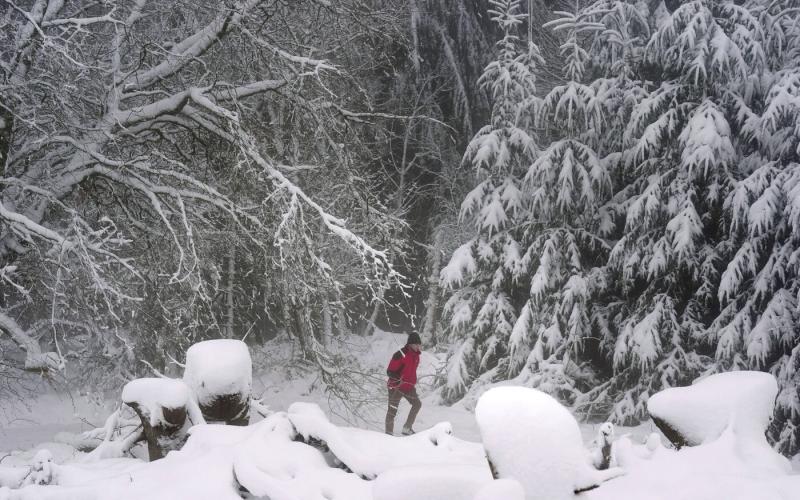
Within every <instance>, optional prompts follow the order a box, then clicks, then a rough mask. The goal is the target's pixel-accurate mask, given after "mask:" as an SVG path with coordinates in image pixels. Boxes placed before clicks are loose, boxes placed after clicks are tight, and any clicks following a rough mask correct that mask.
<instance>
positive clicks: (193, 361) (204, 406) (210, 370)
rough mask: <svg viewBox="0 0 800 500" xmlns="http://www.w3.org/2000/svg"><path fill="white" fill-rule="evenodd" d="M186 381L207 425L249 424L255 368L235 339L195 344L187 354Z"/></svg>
mask: <svg viewBox="0 0 800 500" xmlns="http://www.w3.org/2000/svg"><path fill="white" fill-rule="evenodd" d="M183 380H184V382H186V384H187V385H188V386H189V387H190V388H191V389H192V391H194V394H195V395H196V396H197V402H198V404H199V405H200V410H201V411H202V412H203V417H205V419H206V420H207V421H213V422H225V423H226V424H228V425H247V424H248V422H249V420H250V389H251V387H252V384H253V365H252V361H251V360H250V351H249V349H248V348H247V344H245V343H244V342H242V341H241V340H233V339H216V340H206V341H204V342H198V343H197V344H194V345H193V346H191V347H190V348H189V349H188V350H187V351H186V368H185V370H184V372H183Z"/></svg>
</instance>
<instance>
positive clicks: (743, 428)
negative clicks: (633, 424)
mask: <svg viewBox="0 0 800 500" xmlns="http://www.w3.org/2000/svg"><path fill="white" fill-rule="evenodd" d="M777 394H778V383H777V381H776V380H775V377H773V376H772V375H770V374H769V373H763V372H753V371H739V372H728V373H720V374H717V375H711V376H710V377H707V378H704V379H701V380H699V381H696V382H695V383H694V384H693V385H691V386H689V387H675V388H672V389H666V390H663V391H661V392H659V393H657V394H654V395H653V396H651V397H650V399H649V401H648V402H647V409H648V411H649V412H650V415H651V417H653V420H654V421H655V422H656V424H657V425H659V427H662V426H663V424H662V423H660V422H659V420H660V421H661V422H663V423H665V424H666V425H667V426H669V428H671V429H669V428H667V429H662V431H664V433H665V435H667V434H670V433H672V432H673V431H674V432H675V433H677V437H676V436H671V435H667V437H668V438H669V439H670V440H671V441H673V442H675V440H676V439H680V440H683V441H684V443H676V444H680V445H682V444H688V445H690V446H695V445H699V444H701V443H706V442H709V441H713V440H714V439H716V438H718V437H719V436H720V435H722V433H723V431H724V430H725V429H726V428H727V427H728V425H729V424H731V423H732V424H733V425H734V429H735V432H736V433H737V434H739V435H742V434H747V435H753V436H756V435H761V436H763V434H764V431H765V430H766V428H767V425H768V424H769V419H770V417H771V416H772V412H773V406H774V404H775V396H776V395H777Z"/></svg>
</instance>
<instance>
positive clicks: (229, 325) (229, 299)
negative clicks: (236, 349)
mask: <svg viewBox="0 0 800 500" xmlns="http://www.w3.org/2000/svg"><path fill="white" fill-rule="evenodd" d="M235 278H236V247H235V246H234V245H231V246H230V249H229V253H228V286H227V287H226V289H225V295H226V317H225V337H226V338H229V339H232V338H233V322H234V307H233V289H234V281H235Z"/></svg>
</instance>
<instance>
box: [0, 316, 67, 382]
mask: <svg viewBox="0 0 800 500" xmlns="http://www.w3.org/2000/svg"><path fill="white" fill-rule="evenodd" d="M0 330H3V331H5V332H6V333H7V334H8V335H9V336H10V337H11V340H13V341H14V343H16V344H17V345H18V346H19V347H20V348H21V349H22V350H24V351H25V369H26V370H49V369H54V368H59V367H60V366H61V364H62V361H61V358H60V357H59V356H58V355H57V354H56V353H54V352H42V348H41V347H40V346H39V342H38V341H37V340H36V339H34V338H33V337H31V336H30V335H29V334H28V332H27V331H25V330H24V329H23V328H22V327H21V326H19V324H17V322H16V321H15V320H14V319H13V318H12V317H11V316H8V315H7V314H6V313H4V312H3V311H0Z"/></svg>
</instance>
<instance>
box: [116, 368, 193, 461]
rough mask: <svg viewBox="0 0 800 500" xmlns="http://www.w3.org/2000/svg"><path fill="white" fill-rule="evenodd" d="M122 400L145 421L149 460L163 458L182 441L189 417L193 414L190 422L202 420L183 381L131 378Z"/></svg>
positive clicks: (144, 428)
mask: <svg viewBox="0 0 800 500" xmlns="http://www.w3.org/2000/svg"><path fill="white" fill-rule="evenodd" d="M122 402H123V403H125V404H126V405H128V406H130V407H131V408H132V409H133V411H135V412H136V414H137V415H138V416H139V419H140V420H141V421H142V428H143V430H144V437H145V439H146V440H147V451H148V453H149V455H150V461H153V460H158V459H159V458H163V457H164V455H165V454H166V452H167V451H169V450H174V449H177V448H178V447H179V446H180V444H182V442H183V441H184V440H185V432H184V428H185V427H186V424H187V416H189V415H190V414H191V416H192V417H193V418H192V419H191V423H200V422H201V421H202V418H201V417H200V415H199V410H197V409H196V407H195V405H196V403H194V398H193V397H192V393H191V391H190V390H189V387H187V386H186V384H184V383H183V382H182V381H180V380H175V379H169V378H140V379H136V380H132V381H130V382H128V383H127V384H126V385H125V387H124V388H123V389H122ZM193 410H194V411H193Z"/></svg>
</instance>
